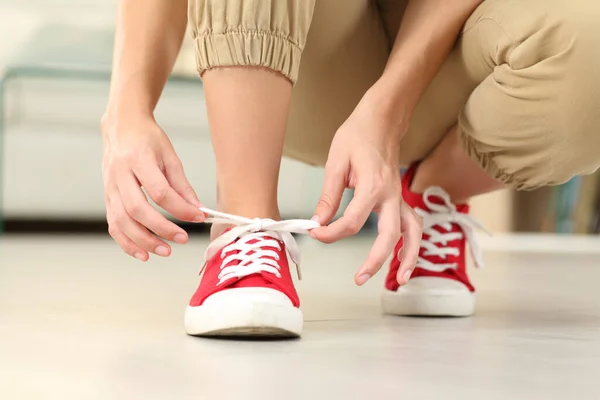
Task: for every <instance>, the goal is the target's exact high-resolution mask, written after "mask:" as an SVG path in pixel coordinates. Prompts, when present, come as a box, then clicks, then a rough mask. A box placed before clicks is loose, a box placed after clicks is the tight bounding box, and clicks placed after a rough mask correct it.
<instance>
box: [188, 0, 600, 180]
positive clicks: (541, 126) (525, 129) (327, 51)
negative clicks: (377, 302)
mask: <svg viewBox="0 0 600 400" xmlns="http://www.w3.org/2000/svg"><path fill="white" fill-rule="evenodd" d="M406 3H407V0H379V1H372V0H350V1H349V0H316V1H315V0H190V3H189V19H190V26H191V30H192V35H193V38H194V41H195V46H196V59H197V67H198V71H199V72H200V73H202V72H204V71H205V70H207V69H210V68H215V67H221V66H237V65H253V66H264V67H268V68H271V69H273V70H275V71H278V72H280V73H282V74H283V75H285V76H286V77H288V78H289V79H290V80H291V81H292V82H293V83H294V84H295V88H294V94H293V100H292V110H291V114H290V118H289V124H288V131H287V133H286V142H285V154H286V155H287V156H290V157H292V158H295V159H298V160H301V161H304V162H306V163H309V164H313V165H323V164H324V163H325V161H326V159H327V153H328V150H329V146H330V144H331V140H332V138H333V135H334V134H335V132H336V129H337V128H338V127H339V126H340V125H341V124H342V122H343V121H344V120H345V119H346V118H347V117H348V116H349V115H350V113H351V112H352V110H353V108H354V107H355V105H356V104H357V103H358V101H359V100H360V98H361V96H362V95H363V94H364V93H365V91H366V90H367V89H368V88H369V87H370V86H371V85H372V84H373V83H374V82H375V81H376V80H377V78H378V77H379V76H380V74H381V72H382V70H383V67H384V65H385V63H386V59H387V57H388V53H389V50H390V48H391V45H392V41H393V38H394V37H395V35H396V32H397V30H398V26H399V24H400V20H401V17H402V13H403V11H404V8H405V5H406ZM309 28H310V30H309ZM456 124H458V131H459V134H460V137H461V138H462V144H463V146H464V150H465V151H466V152H467V153H468V154H469V155H470V157H472V158H473V159H474V160H475V161H476V162H477V163H478V164H480V165H481V166H482V167H483V168H484V169H485V170H486V171H487V172H488V173H489V174H490V175H491V176H493V177H495V178H497V179H499V180H501V181H503V182H504V183H506V184H507V185H510V186H512V187H516V188H518V189H533V188H536V187H539V186H543V185H552V184H559V183H562V182H565V181H566V180H568V179H569V178H571V177H572V176H574V175H580V174H588V173H591V172H593V171H595V170H596V169H597V168H598V167H599V166H600V1H598V0H486V1H484V2H483V3H482V4H481V5H480V6H479V8H478V9H477V10H476V11H475V12H474V13H473V14H472V15H471V17H470V18H469V20H468V21H467V22H466V24H465V26H464V28H463V30H462V33H461V35H460V37H459V40H458V41H457V43H456V45H455V47H454V49H453V51H452V53H451V54H450V56H449V57H448V59H447V60H446V61H445V63H444V65H443V67H442V69H441V70H440V72H439V73H438V75H437V77H436V78H435V80H434V81H433V82H432V83H431V85H430V86H429V88H428V89H427V91H426V92H425V94H424V95H423V97H422V98H421V100H420V103H419V105H418V107H417V109H416V111H415V113H414V115H413V116H412V120H411V125H410V130H409V132H408V133H407V135H406V136H405V137H404V139H403V140H402V143H401V153H400V160H401V162H402V163H403V164H405V165H406V164H409V163H412V162H415V161H418V160H420V159H422V158H424V157H426V156H427V155H428V154H429V153H430V152H431V151H432V150H433V149H434V148H435V147H436V146H437V144H438V143H439V142H440V141H441V139H442V138H443V136H444V135H445V133H446V132H447V131H448V129H449V128H451V127H452V126H454V125H456Z"/></svg>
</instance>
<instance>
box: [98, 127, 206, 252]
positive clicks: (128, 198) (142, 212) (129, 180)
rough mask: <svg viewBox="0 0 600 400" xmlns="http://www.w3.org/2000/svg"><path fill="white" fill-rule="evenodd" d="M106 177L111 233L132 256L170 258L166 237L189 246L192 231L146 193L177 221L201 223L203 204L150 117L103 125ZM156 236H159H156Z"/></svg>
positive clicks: (104, 170)
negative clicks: (151, 203) (162, 211)
mask: <svg viewBox="0 0 600 400" xmlns="http://www.w3.org/2000/svg"><path fill="white" fill-rule="evenodd" d="M102 137H103V147H104V157H103V163H102V175H103V180H104V201H105V203H106V211H107V212H106V218H107V220H108V225H109V229H108V230H109V233H110V235H111V236H112V237H113V238H114V239H115V241H116V242H117V243H118V244H119V246H121V248H122V249H123V251H125V252H126V253H127V254H129V255H131V256H133V257H135V258H137V259H139V260H141V261H146V260H148V257H149V252H152V253H154V254H157V255H159V256H163V257H166V256H168V255H169V254H170V253H171V247H170V246H169V245H168V244H167V243H166V242H165V241H164V240H161V239H160V238H162V239H166V240H172V241H174V242H176V243H181V244H183V243H186V242H187V240H188V235H187V233H186V232H185V231H184V230H183V229H181V228H180V227H179V226H177V225H176V224H174V223H173V222H171V221H169V220H168V219H167V218H165V217H164V216H163V215H162V214H161V213H160V212H158V211H157V210H156V209H155V208H154V207H152V206H151V205H150V204H149V203H148V200H147V198H146V196H145V194H144V192H143V191H142V187H143V188H144V189H145V191H146V193H147V194H148V196H149V197H150V198H151V199H152V200H153V201H154V202H155V203H156V204H158V205H159V206H160V207H162V208H163V209H165V210H166V211H167V212H169V213H171V214H172V215H173V216H174V217H176V218H178V219H180V220H183V221H189V222H201V221H203V220H204V214H203V213H202V212H201V211H200V210H199V207H200V201H198V198H197V196H196V193H194V190H193V189H192V186H191V185H190V183H189V182H188V180H187V179H186V177H185V174H184V172H183V166H182V164H181V161H180V160H179V158H178V157H177V155H176V154H175V150H174V149H173V146H172V144H171V142H170V141H169V139H168V137H167V135H166V134H165V133H164V132H163V131H162V129H160V127H159V126H158V125H157V124H156V122H155V121H154V118H152V117H151V116H150V117H136V118H133V119H132V120H129V121H127V122H124V121H120V122H119V123H116V124H112V123H110V122H108V120H107V118H103V121H102ZM152 232H154V234H153V233H152Z"/></svg>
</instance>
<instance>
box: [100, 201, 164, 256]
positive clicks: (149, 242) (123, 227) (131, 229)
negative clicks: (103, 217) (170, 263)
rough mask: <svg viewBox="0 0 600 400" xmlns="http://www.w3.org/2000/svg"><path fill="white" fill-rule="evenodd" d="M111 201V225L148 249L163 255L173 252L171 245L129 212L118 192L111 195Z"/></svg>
mask: <svg viewBox="0 0 600 400" xmlns="http://www.w3.org/2000/svg"><path fill="white" fill-rule="evenodd" d="M110 203H111V210H110V215H109V216H108V220H109V224H110V225H114V226H115V227H116V228H117V229H119V231H121V232H122V233H123V234H124V235H125V236H126V237H127V238H129V239H130V240H131V241H133V242H134V243H135V244H136V245H137V246H139V247H141V248H142V249H144V250H146V251H149V252H152V253H154V254H156V255H159V256H162V257H166V256H168V255H169V254H171V247H170V246H169V245H168V244H167V243H165V242H163V241H162V240H160V239H159V238H157V237H156V236H154V235H153V234H151V233H150V232H149V231H148V229H146V228H145V227H144V226H142V225H141V224H140V223H139V222H137V221H135V220H134V219H133V218H131V216H129V214H127V211H126V210H125V207H124V206H123V203H122V202H121V197H120V195H119V194H118V193H117V195H113V196H111V197H110Z"/></svg>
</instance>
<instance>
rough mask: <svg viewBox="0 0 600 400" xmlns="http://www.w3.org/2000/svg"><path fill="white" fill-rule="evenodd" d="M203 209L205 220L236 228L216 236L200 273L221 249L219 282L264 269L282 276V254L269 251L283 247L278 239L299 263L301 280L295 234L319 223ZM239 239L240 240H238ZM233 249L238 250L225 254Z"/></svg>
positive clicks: (307, 230) (303, 232) (305, 232)
mask: <svg viewBox="0 0 600 400" xmlns="http://www.w3.org/2000/svg"><path fill="white" fill-rule="evenodd" d="M200 210H201V211H202V212H203V213H205V214H206V215H208V216H209V218H207V219H206V220H205V221H204V222H206V223H220V224H227V225H234V228H232V229H230V230H229V231H227V232H225V233H224V234H222V235H221V236H219V237H218V238H216V239H215V240H214V241H213V242H212V243H211V244H210V245H209V246H208V248H207V249H206V253H205V255H204V260H205V262H204V266H203V267H202V270H201V271H200V273H202V271H204V268H206V263H207V262H208V260H210V259H211V258H212V257H214V256H215V255H216V254H217V252H218V251H219V250H221V258H223V262H222V263H221V273H220V274H219V283H218V284H221V283H223V282H225V281H226V280H228V279H230V278H234V277H237V278H241V277H244V276H248V275H252V274H256V273H259V272H262V271H265V272H269V273H271V274H273V275H275V276H277V277H281V274H280V273H279V264H278V263H277V260H278V259H279V256H278V255H277V253H276V252H275V251H273V250H270V248H271V249H273V248H274V249H277V250H281V246H280V245H279V243H278V241H277V240H281V241H282V242H283V243H284V244H285V247H286V250H287V253H288V254H289V256H290V259H291V260H292V262H293V263H294V264H295V265H296V271H297V274H298V279H302V273H301V270H300V249H299V248H298V244H297V243H296V240H295V239H294V237H293V236H292V233H298V234H308V232H309V231H310V230H311V229H314V228H317V227H319V226H320V225H319V223H318V222H315V221H311V220H303V219H293V220H284V221H275V220H272V219H268V218H266V219H261V218H245V217H240V216H238V215H233V214H227V213H224V212H220V211H215V210H211V209H209V208H200ZM236 239H238V240H237V241H235V240H236ZM234 241H235V242H234ZM231 252H235V253H234V254H231V255H229V256H226V254H227V253H231Z"/></svg>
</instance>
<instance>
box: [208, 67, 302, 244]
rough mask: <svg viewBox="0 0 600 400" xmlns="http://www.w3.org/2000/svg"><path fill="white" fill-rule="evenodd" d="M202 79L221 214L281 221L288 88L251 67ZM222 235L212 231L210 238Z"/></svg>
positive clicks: (221, 71)
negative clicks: (279, 201)
mask: <svg viewBox="0 0 600 400" xmlns="http://www.w3.org/2000/svg"><path fill="white" fill-rule="evenodd" d="M203 80H204V88H205V92H206V107H207V110H208V123H209V126H210V131H211V136H212V143H213V147H214V151H215V157H216V161H217V186H218V187H217V202H218V208H219V210H221V211H224V212H227V213H232V214H236V215H241V216H245V217H249V218H255V217H259V218H273V219H277V218H279V208H278V204H277V182H278V178H279V167H280V163H281V157H282V154H283V139H284V135H285V127H286V121H287V116H288V111H289V107H290V100H291V95H292V84H291V83H290V81H289V80H288V79H286V78H285V77H284V76H282V75H280V74H278V73H275V72H273V71H271V70H268V69H264V68H252V67H232V68H217V69H214V70H210V71H207V72H206V73H205V74H204V77H203ZM222 230H223V227H214V229H213V232H212V233H213V237H214V236H217V235H218V234H219V233H220V232H221V231H222Z"/></svg>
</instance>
